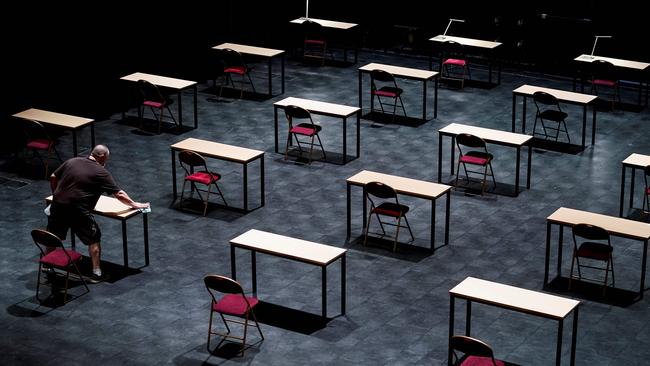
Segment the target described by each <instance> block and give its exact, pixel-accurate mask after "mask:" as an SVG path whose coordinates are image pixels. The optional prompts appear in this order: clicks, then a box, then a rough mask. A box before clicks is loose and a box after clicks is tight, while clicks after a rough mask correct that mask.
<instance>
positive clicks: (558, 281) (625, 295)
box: [544, 276, 639, 308]
mask: <svg viewBox="0 0 650 366" xmlns="http://www.w3.org/2000/svg"><path fill="white" fill-rule="evenodd" d="M568 288H569V278H568V277H561V276H559V277H556V278H554V279H553V280H551V281H550V282H549V283H548V285H547V286H546V287H545V288H544V290H545V291H550V292H553V293H556V294H558V295H561V296H566V297H573V298H578V299H582V300H588V301H593V302H598V303H601V304H607V305H613V306H619V307H623V308H626V307H628V306H630V305H633V304H634V303H636V302H637V301H638V300H639V298H638V297H639V294H638V293H637V292H633V291H630V290H625V289H621V288H616V287H610V286H608V287H607V291H606V293H605V295H603V284H602V283H593V282H588V281H583V280H578V279H575V278H574V279H573V280H572V281H571V291H569V290H568Z"/></svg>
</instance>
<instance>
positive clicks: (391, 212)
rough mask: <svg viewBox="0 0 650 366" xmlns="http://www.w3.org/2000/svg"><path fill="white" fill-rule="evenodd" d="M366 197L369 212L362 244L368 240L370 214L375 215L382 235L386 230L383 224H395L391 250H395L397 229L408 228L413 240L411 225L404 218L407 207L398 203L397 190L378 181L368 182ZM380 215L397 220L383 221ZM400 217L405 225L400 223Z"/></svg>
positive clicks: (397, 237)
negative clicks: (392, 221) (393, 221)
mask: <svg viewBox="0 0 650 366" xmlns="http://www.w3.org/2000/svg"><path fill="white" fill-rule="evenodd" d="M364 188H365V192H366V198H365V199H367V200H368V201H369V202H370V213H369V214H368V221H367V225H366V232H365V236H364V238H363V245H366V243H367V241H368V234H369V233H370V222H371V219H372V216H373V215H375V217H377V221H378V222H379V227H380V228H381V231H382V233H383V234H382V236H385V235H386V230H385V229H384V225H390V226H395V228H396V231H395V237H394V242H393V252H395V251H396V250H397V242H398V239H399V229H400V228H402V227H405V228H407V229H408V230H409V234H411V241H413V240H415V238H414V237H413V232H412V231H411V225H409V221H408V219H407V218H406V213H407V212H408V211H409V207H408V206H406V205H402V204H400V203H399V200H398V198H397V192H395V189H393V188H392V187H391V186H389V185H387V184H384V183H380V182H369V183H367V184H366V185H365V187H364ZM380 216H386V217H391V218H393V219H394V220H396V221H397V223H390V222H383V221H381V217H380ZM402 219H404V223H405V224H406V225H402Z"/></svg>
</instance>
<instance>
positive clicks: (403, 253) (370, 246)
mask: <svg viewBox="0 0 650 366" xmlns="http://www.w3.org/2000/svg"><path fill="white" fill-rule="evenodd" d="M377 235H378V233H372V232H371V233H370V235H369V236H368V241H367V243H366V245H363V239H364V236H363V235H360V236H357V237H356V238H355V237H351V238H350V239H349V240H348V241H347V242H346V243H345V244H344V245H343V246H344V247H345V248H347V249H354V250H356V251H360V252H364V253H369V254H375V255H381V256H384V257H390V258H396V259H400V260H405V261H409V262H413V263H418V262H420V261H422V260H423V259H425V258H427V257H429V256H431V255H433V253H432V252H431V251H430V250H429V242H428V241H426V242H425V241H424V240H419V239H417V238H416V239H415V241H414V242H413V243H406V242H398V243H397V250H396V251H395V252H393V243H394V242H393V238H391V237H387V238H381V237H379V236H377ZM406 237H407V238H408V235H406ZM426 240H428V236H427V239H426ZM437 249H438V247H436V250H437Z"/></svg>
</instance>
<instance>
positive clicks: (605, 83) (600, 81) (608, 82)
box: [593, 79, 616, 88]
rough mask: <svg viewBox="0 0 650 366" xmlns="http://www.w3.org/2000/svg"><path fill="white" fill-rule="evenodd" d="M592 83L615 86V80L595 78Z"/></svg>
mask: <svg viewBox="0 0 650 366" xmlns="http://www.w3.org/2000/svg"><path fill="white" fill-rule="evenodd" d="M593 83H594V84H596V85H602V86H608V87H610V88H613V87H615V86H616V81H614V80H604V79H595V80H594V81H593Z"/></svg>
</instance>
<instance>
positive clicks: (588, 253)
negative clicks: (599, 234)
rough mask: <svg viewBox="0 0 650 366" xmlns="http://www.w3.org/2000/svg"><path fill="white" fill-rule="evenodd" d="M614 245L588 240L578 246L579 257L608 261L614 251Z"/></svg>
mask: <svg viewBox="0 0 650 366" xmlns="http://www.w3.org/2000/svg"><path fill="white" fill-rule="evenodd" d="M612 249H613V248H612V247H610V246H609V245H606V244H602V243H593V242H586V243H583V244H582V245H580V247H579V248H578V253H577V255H578V257H583V258H590V259H597V260H601V261H606V260H608V259H609V256H610V254H611V253H612Z"/></svg>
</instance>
